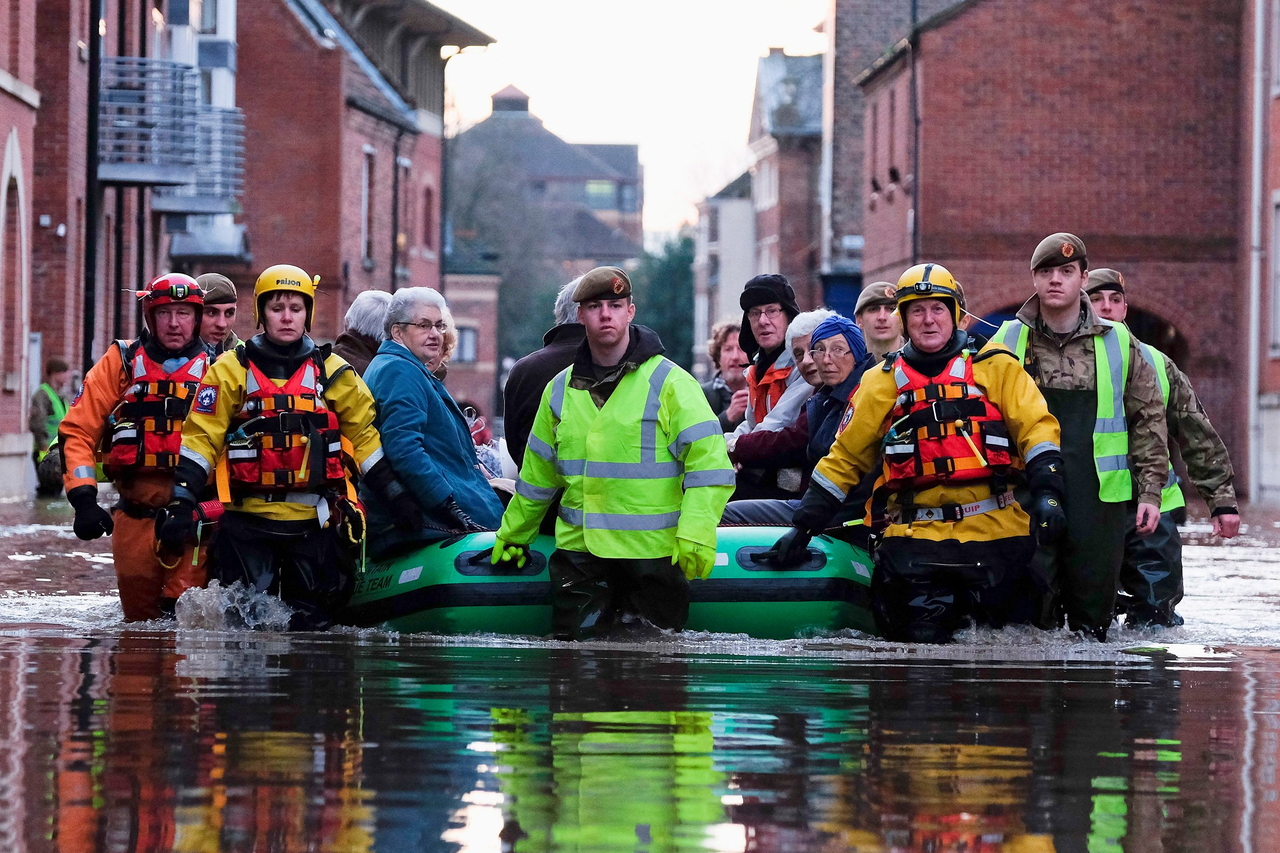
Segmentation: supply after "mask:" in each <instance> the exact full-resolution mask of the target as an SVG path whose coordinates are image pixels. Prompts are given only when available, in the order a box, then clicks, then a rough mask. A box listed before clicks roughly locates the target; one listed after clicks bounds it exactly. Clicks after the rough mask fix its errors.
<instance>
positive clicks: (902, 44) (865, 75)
mask: <svg viewBox="0 0 1280 853" xmlns="http://www.w3.org/2000/svg"><path fill="white" fill-rule="evenodd" d="M981 2H982V0H958V2H956V3H954V4H953V5H951V6H948V7H947V8H945V9H943V10H942V11H941V12H938V13H937V14H935V15H931V16H930V17H928V18H925V19H924V20H923V21H921V22H920V23H919V24H917V25H916V28H915V30H914V31H913V32H911V33H909V34H908V35H907V37H906V38H904V39H900V40H898V41H896V42H894V43H893V44H892V45H890V46H889V48H888V49H887V50H886V51H885V52H884V53H883V54H881V55H880V56H879V57H877V58H876V61H875V62H873V63H871V65H869V66H867V68H865V69H864V70H863V71H862V72H861V73H860V74H858V76H856V77H854V78H853V83H854V85H855V86H866V85H867V84H868V83H870V82H871V81H872V80H874V79H875V78H876V77H879V76H880V74H881V73H883V72H884V71H885V70H886V69H888V68H890V67H891V66H892V65H893V64H894V63H895V62H897V61H898V59H899V58H901V57H902V56H905V55H906V53H907V52H908V51H909V50H910V49H911V44H912V42H914V41H917V40H918V39H919V38H920V34H921V33H923V32H927V31H929V30H936V29H938V28H939V27H941V26H943V25H944V24H947V23H949V22H950V21H951V20H952V19H953V18H956V17H958V16H959V15H960V14H961V13H962V12H965V11H966V10H968V9H969V7H971V6H975V5H977V4H978V3H981Z"/></svg>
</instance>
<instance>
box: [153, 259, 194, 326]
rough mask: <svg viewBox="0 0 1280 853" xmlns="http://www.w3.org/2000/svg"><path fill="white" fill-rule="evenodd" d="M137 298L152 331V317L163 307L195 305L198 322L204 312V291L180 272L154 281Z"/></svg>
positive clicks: (190, 278) (165, 275) (168, 274)
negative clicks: (140, 301)
mask: <svg viewBox="0 0 1280 853" xmlns="http://www.w3.org/2000/svg"><path fill="white" fill-rule="evenodd" d="M137 296H138V298H139V299H141V300H142V316H143V317H144V318H146V321H147V328H148V329H152V330H154V327H155V324H154V323H153V322H152V319H151V318H152V315H153V314H154V313H155V310H156V309H157V308H159V307H160V306H161V305H173V304H179V305H182V304H185V305H193V306H195V309H196V318H197V320H198V319H199V318H200V315H201V314H202V313H203V311H204V290H203V289H202V288H201V287H200V284H199V283H198V282H197V281H196V280H195V279H194V278H192V277H191V276H189V275H183V274H182V273H180V272H170V273H165V274H164V275H162V276H158V277H156V278H154V279H152V280H151V281H150V282H149V283H148V284H147V286H146V287H144V288H143V289H142V290H139V291H137Z"/></svg>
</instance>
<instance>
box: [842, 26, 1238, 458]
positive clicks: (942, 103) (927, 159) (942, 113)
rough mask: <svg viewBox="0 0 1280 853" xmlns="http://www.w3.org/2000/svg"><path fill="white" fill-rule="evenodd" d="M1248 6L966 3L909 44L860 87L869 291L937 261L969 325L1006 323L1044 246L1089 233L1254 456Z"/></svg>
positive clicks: (1139, 324)
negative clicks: (872, 284)
mask: <svg viewBox="0 0 1280 853" xmlns="http://www.w3.org/2000/svg"><path fill="white" fill-rule="evenodd" d="M1243 7H1244V4H1242V3H1241V2H1210V0H1198V1H1197V2H1187V3H1183V4H1180V6H1179V12H1178V14H1176V15H1173V14H1169V9H1168V5H1167V4H1165V3H1161V2H1159V0H1135V2H1132V3H1126V4H1115V3H1111V2H1109V0H1083V1H1082V2H1080V3H1075V4H1071V5H1069V6H1063V5H1062V4H1060V3H1053V2H1049V0H1034V1H1033V2H1027V1H1026V0H968V1H967V2H962V3H959V4H956V5H955V6H953V7H951V8H950V9H949V10H947V11H945V12H943V13H941V14H939V15H936V16H935V17H933V18H931V19H929V20H927V21H925V22H923V23H922V24H921V25H920V27H919V28H918V29H917V31H916V34H915V37H914V42H915V44H916V47H915V49H914V56H913V49H912V40H904V41H901V42H899V43H898V44H897V45H896V46H894V47H893V48H892V49H891V50H890V51H889V52H888V53H886V55H885V56H884V57H883V58H882V59H881V60H879V61H877V62H876V63H875V64H874V65H873V66H872V67H871V68H870V69H868V70H867V71H866V72H865V73H864V74H863V75H862V76H861V78H860V84H861V86H862V88H863V91H864V93H865V98H866V107H865V113H864V127H865V128H866V133H867V139H866V160H865V164H866V169H865V174H864V180H865V184H864V188H863V190H864V193H865V209H864V212H863V226H864V233H865V236H866V247H865V251H864V256H863V263H864V271H865V278H866V279H867V280H874V279H877V278H883V279H888V280H890V281H892V280H895V279H896V278H897V276H898V275H899V274H900V273H901V271H902V270H903V269H904V268H905V267H907V266H909V265H910V264H911V263H913V262H914V261H915V260H923V259H928V260H931V261H936V262H939V263H942V264H944V265H946V266H947V267H948V268H949V269H951V271H952V272H953V273H955V275H956V276H957V278H959V279H960V280H961V281H962V282H963V283H965V284H966V285H967V291H968V295H969V301H970V306H969V307H970V310H972V311H973V312H974V313H976V314H979V315H984V314H1002V313H1010V312H1012V311H1013V310H1016V308H1017V307H1018V306H1019V305H1020V304H1021V303H1022V302H1023V301H1024V300H1025V299H1026V298H1027V297H1028V296H1029V295H1030V294H1031V292H1032V287H1031V279H1030V273H1029V271H1028V263H1029V258H1030V256H1031V252H1032V250H1033V249H1034V248H1035V246H1036V244H1037V242H1038V241H1039V240H1040V239H1041V238H1042V237H1044V236H1045V235H1047V234H1049V233H1052V232H1054V231H1059V230H1065V231H1071V232H1074V233H1076V234H1079V235H1080V236H1081V237H1082V238H1083V239H1084V240H1085V242H1086V244H1087V245H1088V247H1089V258H1090V263H1091V264H1092V265H1094V266H1110V267H1115V268H1117V269H1120V270H1121V271H1123V272H1124V274H1125V277H1126V280H1127V281H1128V282H1129V283H1130V287H1129V300H1130V304H1131V306H1132V308H1131V311H1130V324H1131V326H1133V328H1134V330H1135V332H1136V333H1137V334H1138V335H1139V337H1142V338H1143V339H1144V340H1147V341H1148V342H1150V343H1152V344H1154V345H1156V346H1159V347H1161V348H1163V349H1165V351H1166V352H1168V353H1169V354H1170V355H1171V356H1172V357H1173V358H1174V359H1175V360H1176V361H1177V362H1178V363H1179V364H1180V366H1181V367H1182V368H1183V369H1184V370H1185V371H1186V372H1187V373H1188V374H1189V375H1190V376H1191V379H1192V381H1193V382H1194V383H1195V385H1196V388H1197V390H1198V392H1199V394H1200V396H1201V399H1202V400H1203V401H1204V404H1205V407H1206V409H1208V411H1209V412H1210V414H1211V415H1212V416H1213V418H1214V421H1215V423H1216V424H1217V425H1218V427H1219V429H1220V430H1221V432H1222V433H1223V436H1224V438H1225V439H1226V440H1227V442H1228V445H1229V446H1230V447H1231V448H1233V449H1234V450H1236V451H1237V455H1241V452H1242V451H1243V450H1244V439H1245V436H1244V431H1243V429H1244V419H1243V417H1242V416H1243V413H1244V407H1243V405H1242V403H1243V396H1244V395H1243V393H1242V392H1243V391H1244V375H1245V367H1246V358H1245V356H1246V347H1245V341H1244V340H1243V338H1242V335H1241V332H1242V326H1241V321H1242V316H1243V315H1242V311H1243V308H1244V305H1243V304H1242V301H1241V298H1242V289H1241V287H1240V286H1239V282H1240V281H1241V275H1242V266H1241V264H1242V261H1244V259H1245V255H1244V253H1243V252H1242V243H1241V233H1242V232H1241V227H1242V219H1243V217H1242V212H1243V211H1242V205H1241V195H1242V188H1243V187H1245V186H1247V181H1246V176H1245V170H1244V161H1243V156H1244V155H1243V145H1244V139H1243V138H1242V134H1243V132H1244V128H1245V126H1246V125H1245V123H1244V120H1245V118H1246V116H1245V115H1244V114H1243V110H1242V106H1243V101H1242V92H1243V91H1244V89H1243V86H1242V42H1243V33H1242V20H1243V15H1244V8H1243ZM1103 31H1105V33H1106V37H1103V36H1102V32H1103ZM1117 44H1123V45H1125V49H1124V50H1116V49H1115V46H1116V45H1117ZM995 45H998V49H995V48H993V46H995ZM1171 46H1173V49H1171ZM1136 69H1141V73H1137V71H1136ZM1191 81H1194V85H1192V84H1191ZM913 84H914V86H915V94H916V98H917V99H918V115H919V123H918V127H917V128H913V126H912V110H911V106H910V105H911V96H912V86H913ZM913 225H914V228H915V233H914V234H913V231H912V227H913ZM913 238H914V243H915V245H913ZM1241 458H1243V457H1242V456H1241Z"/></svg>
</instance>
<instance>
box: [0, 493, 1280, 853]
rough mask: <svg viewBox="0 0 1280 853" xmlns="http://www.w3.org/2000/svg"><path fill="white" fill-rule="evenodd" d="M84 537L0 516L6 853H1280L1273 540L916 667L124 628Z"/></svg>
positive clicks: (877, 648) (705, 651)
mask: <svg viewBox="0 0 1280 853" xmlns="http://www.w3.org/2000/svg"><path fill="white" fill-rule="evenodd" d="M69 517H70V516H69V509H67V508H66V507H65V504H62V505H59V504H58V502H53V503H49V504H41V505H38V506H32V505H31V504H15V505H6V506H0V555H3V556H0V566H2V567H3V570H4V573H5V575H4V576H5V584H4V588H5V590H7V592H5V593H3V594H0V851H10V850H12V851H97V850H104V851H170V850H174V851H397V853H398V851H417V850H427V851H434V850H460V851H461V850H465V851H500V850H515V851H550V850H565V851H576V850H583V851H585V850H599V851H668V850H673V851H674V850H681V851H683V850H690V851H693V850H710V851H747V850H751V851H797V850H821V851H826V850H831V851H836V850H841V851H848V850H855V851H908V850H909V851H922V853H923V851H937V853H941V852H942V851H966V853H974V852H975V851H982V852H983V853H987V851H1020V852H1023V851H1088V853H1099V851H1117V853H1119V851H1174V850H1178V851H1182V850H1185V851H1241V853H1250V852H1251V851H1269V850H1277V849H1280V780H1278V779H1277V777H1276V771H1277V765H1278V763H1280V619H1277V618H1276V616H1277V615H1278V614H1277V601H1280V579H1278V578H1274V577H1272V572H1271V569H1272V567H1274V566H1275V565H1276V563H1278V562H1280V548H1278V547H1277V546H1276V543H1275V541H1274V539H1275V533H1274V532H1273V530H1272V527H1271V525H1272V524H1273V523H1274V522H1271V521H1255V522H1254V524H1253V530H1252V531H1251V533H1250V534H1249V535H1248V536H1245V537H1242V539H1241V540H1240V541H1239V543H1238V544H1235V545H1232V546H1228V547H1220V546H1213V545H1208V544H1194V545H1191V546H1190V547H1188V551H1187V556H1188V571H1187V575H1188V586H1189V587H1190V588H1191V589H1192V593H1193V594H1192V595H1190V596H1189V597H1188V600H1187V601H1186V602H1185V603H1184V604H1183V606H1182V607H1181V608H1180V610H1181V612H1182V613H1183V614H1184V615H1185V616H1186V618H1187V621H1188V626H1187V627H1186V628H1183V629H1178V630H1176V631H1167V632H1163V633H1153V632H1129V631H1125V630H1118V631H1115V632H1114V633H1115V636H1114V637H1113V638H1112V640H1111V641H1110V642H1109V643H1107V644H1105V645H1099V644H1096V643H1092V642H1086V641H1083V640H1081V639H1080V638H1078V637H1073V636H1071V635H1068V634H1066V633H1058V634H1049V635H1046V634H1040V633H1038V632H1032V631H1018V630H1008V631H1002V632H990V631H987V632H968V633H966V634H965V635H963V636H962V638H961V642H960V643H958V644H956V645H952V646H947V647H943V648H927V647H920V646H900V645H893V644H889V643H884V642H880V641H876V640H872V639H869V638H865V637H860V636H857V635H856V634H849V635H847V636H844V635H842V636H836V637H825V638H811V639H805V640H793V641H785V642H777V641H758V640H750V639H747V638H743V637H737V636H723V635H721V636H716V635H705V634H703V635H694V636H688V635H685V636H679V637H676V636H660V637H656V638H649V639H647V640H643V641H631V642H607V643H605V642H602V643H589V644H563V643H552V642H544V641H539V640H502V639H498V638H492V637H489V638H485V637H473V638H442V637H430V636H409V635H393V634H386V633H382V632H377V631H350V630H347V631H336V632H331V633H327V634H285V633H280V632H273V631H256V632H253V631H244V630H226V629H217V628H211V627H208V622H207V621H204V622H200V621H193V620H194V619H195V617H192V616H190V612H194V611H189V615H188V617H187V621H186V622H184V623H183V625H182V626H180V627H178V628H176V629H175V628H173V627H171V626H161V625H149V624H148V625H143V626H140V627H132V626H130V627H125V626H123V625H122V624H121V623H120V614H119V605H118V603H116V602H115V601H114V598H113V595H112V589H113V583H112V572H111V566H110V558H109V556H108V555H106V552H107V546H106V545H105V544H104V543H102V542H95V543H87V544H86V543H81V542H79V541H77V540H75V539H74V538H73V537H71V534H70V531H69V530H68V529H64V528H63V527H62V526H61V525H62V524H63V523H64V522H65V521H67V520H69ZM1204 527H1205V526H1204V525H1200V526H1199V527H1197V526H1196V525H1195V524H1193V525H1191V526H1190V527H1189V528H1188V533H1189V539H1190V540H1191V541H1201V538H1202V537H1203V533H1204V530H1203V528H1204ZM201 618H203V617H201ZM200 626H204V627H200Z"/></svg>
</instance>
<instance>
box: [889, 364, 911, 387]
mask: <svg viewBox="0 0 1280 853" xmlns="http://www.w3.org/2000/svg"><path fill="white" fill-rule="evenodd" d="M893 379H894V381H895V382H897V383H898V390H902V389H903V388H906V387H907V385H909V384H910V382H911V380H910V379H908V378H907V372H906V371H905V370H903V369H902V366H901V365H899V366H897V367H895V368H894V369H893Z"/></svg>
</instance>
